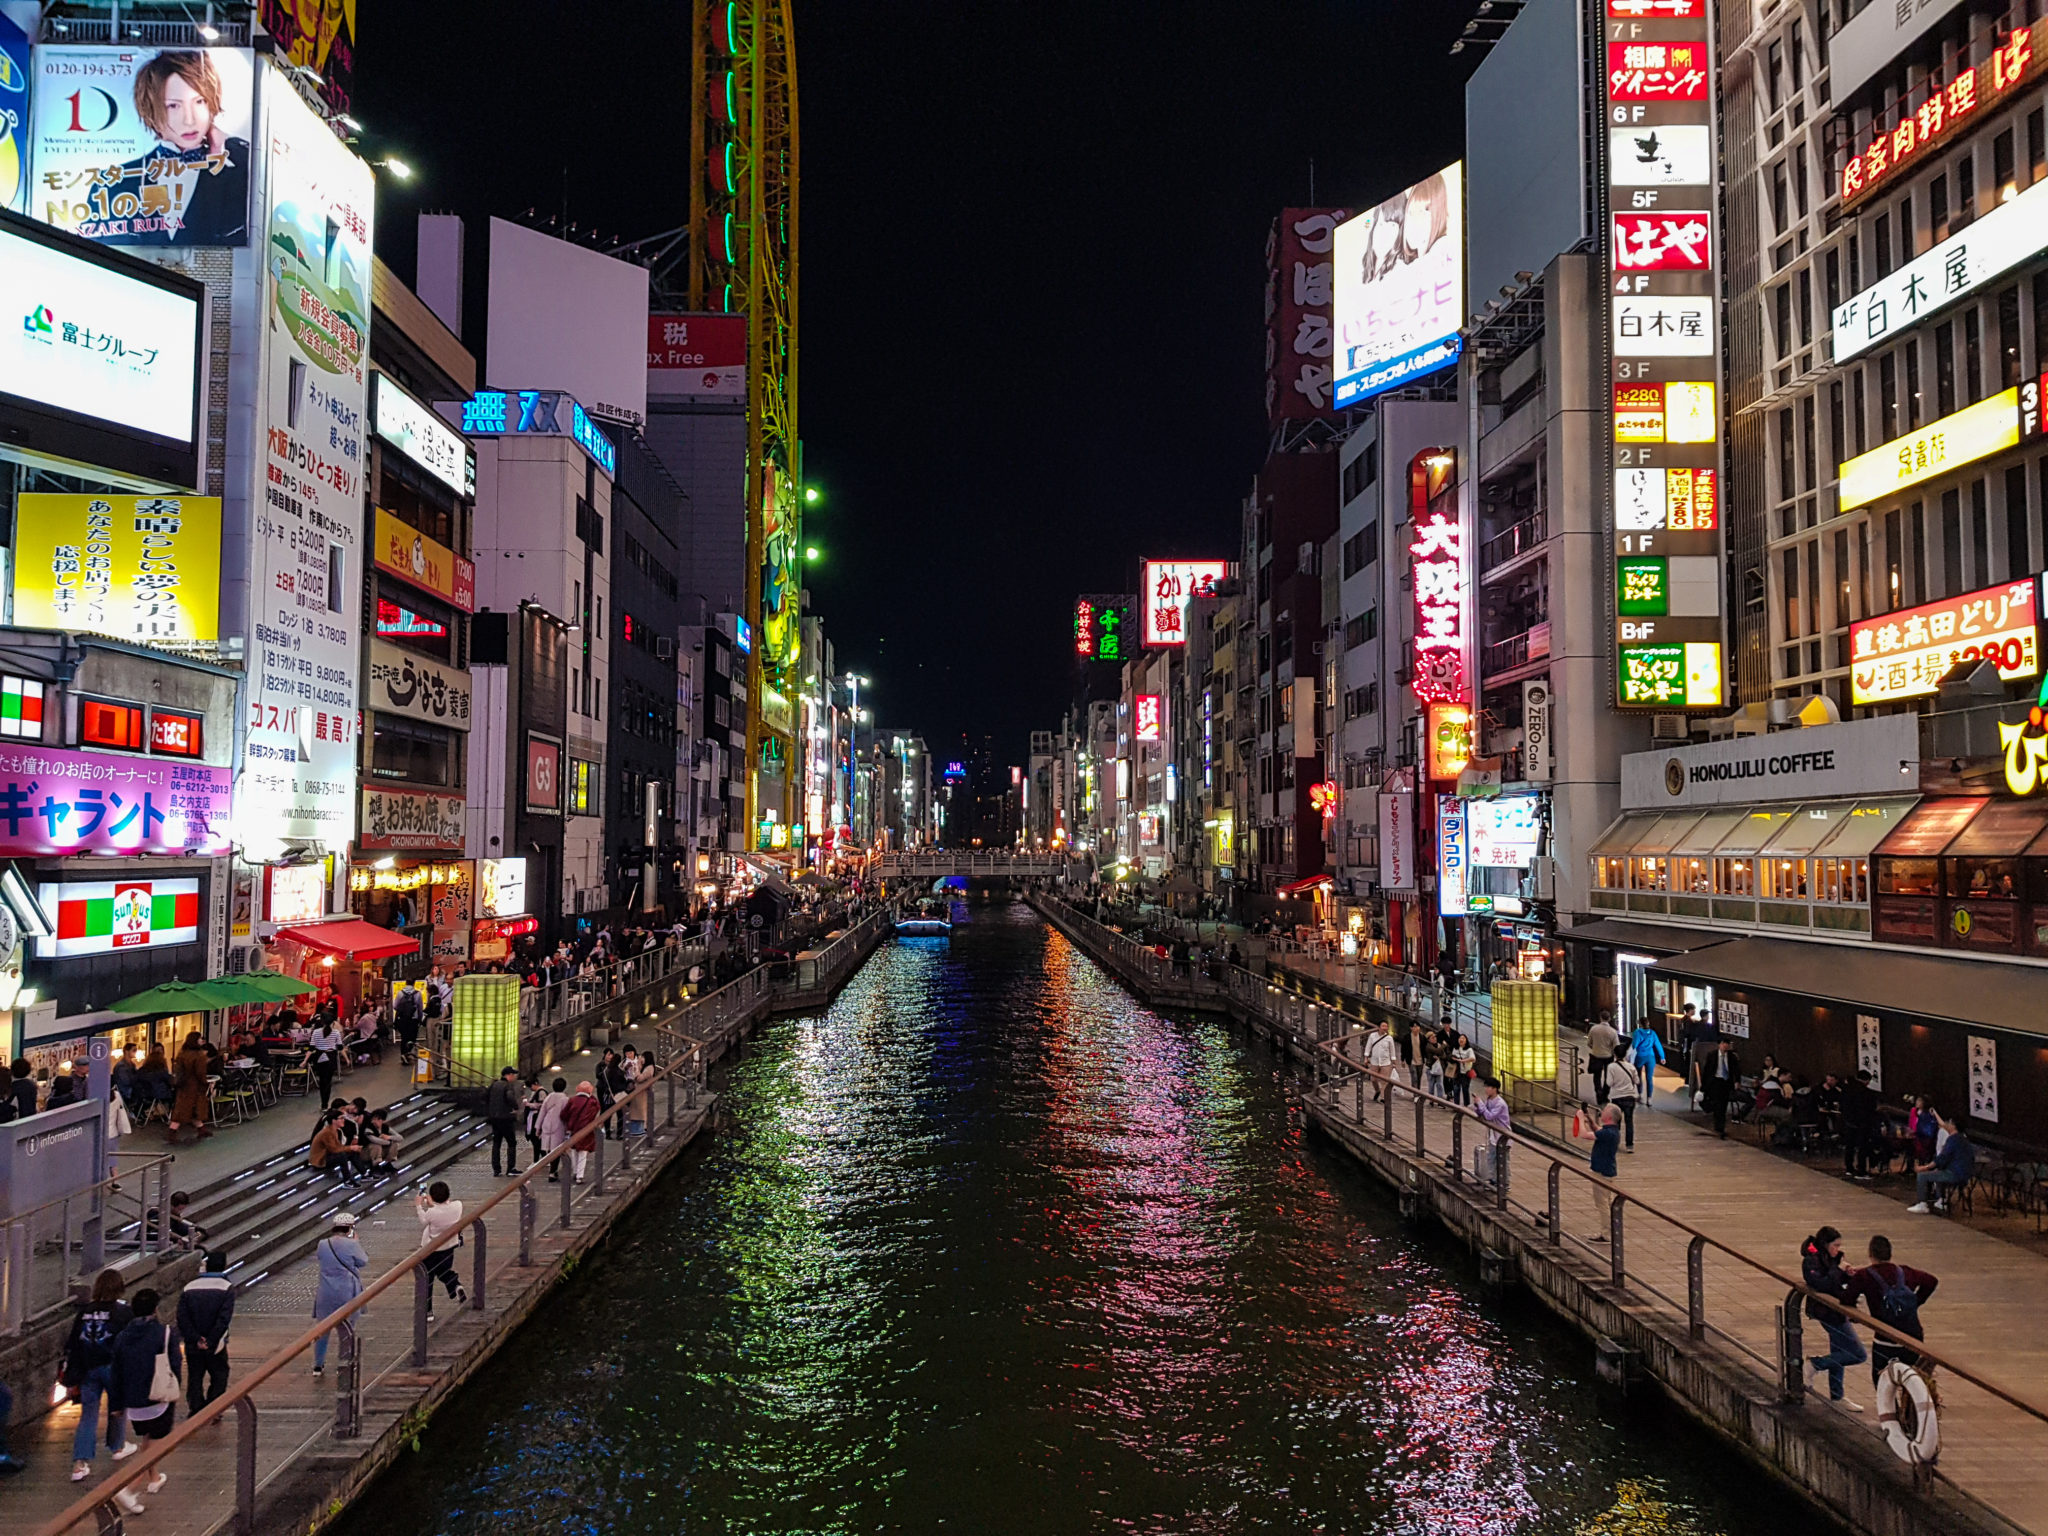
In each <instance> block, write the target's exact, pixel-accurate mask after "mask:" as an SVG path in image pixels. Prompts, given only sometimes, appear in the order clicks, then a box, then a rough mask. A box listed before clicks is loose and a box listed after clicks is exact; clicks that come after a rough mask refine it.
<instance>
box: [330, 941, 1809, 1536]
mask: <svg viewBox="0 0 2048 1536" xmlns="http://www.w3.org/2000/svg"><path fill="white" fill-rule="evenodd" d="M978 915H979V917H980V920H979V921H977V922H976V923H975V924H974V925H972V926H971V927H963V928H961V929H958V930H956V933H955V936H954V938H953V940H952V942H951V944H950V945H947V944H945V943H937V944H917V945H908V944H907V945H902V946H898V947H895V948H892V949H889V950H885V951H883V952H882V953H881V954H880V955H879V956H878V957H877V958H876V959H875V960H874V961H873V962H872V963H871V964H870V965H869V966H868V967H867V968H866V969H865V970H864V971H863V972H862V973H861V975H860V976H859V977H857V978H856V980H855V981H854V982H853V984H852V985H851V986H850V987H849V988H848V990H847V991H846V992H845V993H844V994H842V996H841V997H840V998H839V1000H838V1001H837V1002H836V1003H835V1004H834V1006H833V1007H832V1008H831V1009H830V1010H829V1012H827V1013H826V1014H824V1015H823V1016H821V1017H818V1018H813V1019H803V1020H793V1021H788V1022H785V1023H782V1024H778V1025H775V1026H773V1027H772V1028H770V1029H769V1030H768V1031H766V1032H765V1033H764V1035H763V1036H762V1037H761V1039H760V1040H759V1041H758V1042H757V1043H756V1045H755V1046H753V1047H752V1048H751V1049H750V1050H749V1052H748V1054H747V1055H746V1056H745V1057H744V1058H743V1059H742V1060H741V1061H739V1062H738V1063H737V1064H736V1065H735V1066H734V1067H733V1068H732V1070H731V1072H730V1075H729V1079H728V1081H727V1082H726V1084H725V1087H724V1092H725V1100H724V1103H725V1108H726V1110H727V1112H728V1115H729V1122H728V1124H727V1126H726V1128H725V1129H724V1130H722V1131H721V1133H720V1134H719V1136H718V1137H717V1138H716V1139H715V1141H713V1142H712V1143H711V1144H710V1146H709V1147H708V1149H707V1150H706V1151H705V1153H704V1154H703V1155H702V1156H701V1158H700V1160H699V1161H698V1162H696V1163H695V1164H694V1165H693V1166H691V1167H689V1168H688V1169H686V1170H678V1171H677V1172H676V1173H674V1174H672V1175H671V1176H670V1178H669V1179H668V1180H667V1181H666V1182H665V1184H664V1186H663V1188H661V1189H660V1190H658V1191H656V1192H655V1193H654V1194H653V1195H652V1196H650V1198H649V1199H648V1200H647V1201H646V1202H645V1203H644V1204H643V1205H642V1207H641V1208H640V1209H639V1211H638V1212H637V1213H636V1214H635V1216H634V1217H633V1218H632V1219H631V1222H630V1232H629V1234H628V1235H626V1236H625V1237H623V1238H622V1239H620V1240H618V1241H617V1242H615V1244H614V1246H613V1248H612V1249H611V1251H610V1252H608V1253H607V1254H605V1255H604V1256H602V1257H601V1258H599V1259H598V1260H596V1261H594V1262H593V1263H592V1264H591V1265H590V1266H589V1267H588V1269H587V1270H586V1272H585V1273H583V1274H580V1275H578V1276H577V1277H576V1278H575V1279H574V1280H573V1282H572V1283H571V1284H570V1285H569V1286H568V1287H567V1288H565V1289H564V1290H563V1291H562V1292H561V1293H559V1297H558V1301H557V1302H556V1303H554V1304H552V1305H551V1310H550V1311H549V1312H548V1313H546V1314H544V1316H543V1319H542V1320H541V1321H540V1322H539V1323H537V1324H535V1325H532V1326H530V1327H529V1328H528V1329H527V1330H526V1331H525V1332H524V1333H522V1334H521V1335H520V1336H519V1338H518V1339H517V1341H516V1342H515V1345H514V1347H513V1348H512V1350H510V1351H509V1352H508V1353H507V1354H505V1355H503V1356H501V1357H500V1359H499V1360H498V1361H497V1362H494V1363H493V1365H492V1366H491V1367H490V1368H489V1369H488V1370H487V1372H486V1374H485V1375H484V1376H483V1377H482V1378H481V1379H480V1380H479V1382H478V1383H477V1384H476V1385H474V1386H473V1387H472V1388H471V1389H470V1390H469V1391H467V1392H465V1393H464V1394H463V1395H462V1396H461V1397H460V1398H459V1399H458V1400H457V1401H456V1402H455V1403H453V1404H451V1405H450V1406H448V1407H447V1408H444V1409H443V1410H442V1411H441V1413H440V1414H439V1415H437V1417H436V1418H435V1420H434V1422H433V1424H432V1426H431V1428H430V1429H429V1431H428V1433H427V1436H426V1440H425V1448H424V1450H423V1451H422V1452H421V1453H419V1454H417V1455H413V1456H409V1457H407V1458H406V1459H404V1460H403V1461H402V1462H401V1463H400V1464H399V1466H398V1468H397V1469H395V1470H394V1472H393V1473H392V1474H391V1475H390V1476H388V1477H387V1478H386V1480H385V1481H384V1482H383V1483H381V1484H380V1485H378V1487H376V1488H375V1489H373V1490H372V1491H371V1493H370V1495H369V1497H368V1499H367V1500H366V1501H365V1503H364V1504H363V1506H361V1508H360V1509H359V1511H358V1512H357V1513H356V1514H355V1515H353V1516H352V1517H351V1520H350V1524H349V1529H350V1530H352V1531H360V1532H362V1533H364V1536H368V1533H370V1532H373V1531H374V1532H376V1533H378V1536H398V1533H410V1532H421V1533H425V1532H448V1533H465V1536H467V1533H478V1536H481V1533H486V1532H488V1533H493V1536H504V1533H508V1532H513V1531H519V1532H526V1531H563V1532H592V1533H613V1532H617V1533H621V1536H624V1533H632V1536H646V1533H666V1532H678V1533H680V1532H690V1533H698V1532H702V1533H720V1536H725V1533H732V1536H739V1533H746V1536H772V1533H797V1532H806V1533H808V1532H848V1533H866V1532H912V1533H920V1532H936V1531H941V1530H964V1531H978V1532H1002V1533H1008V1532H1046V1533H1063V1536H1064V1533H1082V1532H1096V1531H1102V1532H1117V1533H1162V1536H1163V1533H1168V1532H1189V1533H1211V1532H1214V1533H1223V1532H1240V1531H1245V1532H1250V1531H1274V1532H1318V1531H1320V1532H1331V1533H1354V1532H1357V1533H1363V1532H1400V1533H1415V1536H1439V1533H1473V1536H1493V1533H1508V1532H1573V1533H1577V1532H1586V1533H1591V1532H1596V1531H1597V1532H1599V1533H1602V1536H1624V1533H1634V1532H1657V1533H1660V1536H1662V1533H1670V1536H1716V1533H1724V1532H1726V1533H1733V1532H1735V1531H1737V1530H1744V1531H1747V1530H1749V1529H1761V1528H1768V1527H1769V1526H1770V1524H1771V1521H1772V1519H1773V1518H1777V1519H1783V1518H1785V1517H1786V1516H1787V1515H1788V1514H1789V1511H1787V1510H1785V1509H1784V1508H1783V1506H1782V1505H1780V1506H1779V1507H1778V1508H1776V1509H1775V1510H1771V1511H1770V1512H1769V1514H1766V1510H1767V1509H1768V1506H1767V1505H1765V1504H1764V1503H1763V1501H1762V1499H1761V1498H1755V1499H1754V1502H1751V1501H1750V1500H1751V1498H1753V1497H1754V1496H1751V1495H1744V1494H1743V1493H1742V1492H1741V1491H1742V1490H1744V1489H1755V1488H1756V1487H1757V1485H1758V1483H1759V1482H1760V1480H1759V1479H1757V1478H1755V1477H1754V1476H1752V1475H1749V1474H1746V1473H1745V1472H1744V1471H1743V1470H1742V1469H1741V1468H1740V1467H1739V1466H1738V1464H1736V1463H1734V1462H1732V1461H1730V1460H1728V1459H1727V1458H1726V1457H1725V1456H1724V1455H1722V1453H1720V1452H1719V1451H1717V1450H1715V1449H1713V1448H1711V1447H1709V1446H1708V1445H1706V1444H1705V1443H1704V1442H1703V1441H1702V1440H1701V1439H1700V1438H1699V1437H1698V1436H1696V1435H1695V1434H1693V1433H1692V1432H1690V1431H1688V1430H1687V1429H1686V1428H1685V1427H1684V1426H1683V1425H1681V1424H1679V1423H1677V1422H1675V1421H1673V1420H1671V1419H1668V1418H1665V1417H1663V1416H1661V1415H1654V1416H1653V1415H1651V1411H1650V1410H1648V1409H1646V1408H1642V1407H1636V1406H1631V1407H1629V1408H1626V1409H1619V1408H1615V1407H1611V1406H1607V1405H1604V1404H1602V1403H1601V1402H1600V1401H1598V1400H1596V1398H1595V1397H1594V1396H1593V1394H1592V1390H1591V1386H1590V1371H1589V1368H1588V1367H1589V1364H1590V1361H1589V1354H1590V1352H1589V1350H1588V1349H1587V1348H1586V1347H1585V1346H1584V1345H1583V1344H1582V1343H1580V1342H1578V1341H1576V1340H1575V1339H1572V1338H1569V1337H1567V1336H1565V1335H1563V1334H1561V1333H1560V1332H1558V1331H1557V1330H1555V1329H1554V1328H1553V1327H1552V1326H1551V1325H1549V1324H1548V1322H1547V1321H1546V1320H1544V1319H1543V1318H1542V1317H1541V1316H1540V1315H1538V1314H1536V1313H1535V1312H1533V1311H1532V1310H1528V1309H1526V1308H1522V1307H1514V1306H1510V1307H1506V1308H1502V1307H1495V1306H1490V1305H1488V1304H1486V1303H1484V1302H1482V1301H1481V1300H1480V1299H1479V1297H1478V1295H1477V1292H1476V1289H1475V1286H1474V1285H1473V1283H1472V1275H1471V1266H1470V1265H1469V1263H1468V1262H1467V1261H1466V1260H1465V1259H1464V1258H1463V1256H1462V1255H1460V1254H1458V1253H1456V1252H1455V1251H1454V1250H1451V1249H1450V1248H1448V1247H1444V1246H1437V1245H1434V1244H1432V1243H1431V1242H1430V1241H1429V1240H1428V1239H1427V1238H1423V1237H1418V1236H1417V1235H1415V1234H1413V1233H1411V1232H1409V1231H1408V1230H1406V1229H1404V1228H1403V1227H1401V1225H1400V1224H1399V1222H1398V1221H1397V1220H1396V1219H1395V1218H1394V1216H1393V1215H1392V1212H1391V1210H1390V1208H1389V1205H1388V1203H1387V1201H1386V1200H1385V1198H1384V1196H1383V1195H1382V1194H1381V1193H1380V1192H1378V1191H1377V1190H1375V1189H1372V1188H1371V1187H1369V1186H1368V1185H1367V1184H1366V1183H1365V1181H1364V1180H1363V1179H1362V1177H1361V1176H1360V1175H1359V1174H1358V1173H1357V1172H1356V1170H1354V1169H1353V1168H1351V1167H1348V1166H1347V1165H1346V1164H1345V1163H1344V1161H1343V1160H1342V1158H1341V1157H1340V1156H1339V1155H1338V1154H1336V1153H1334V1152H1332V1151H1331V1150H1330V1149H1328V1148H1327V1147H1323V1146H1320V1145H1316V1144H1313V1143H1310V1142H1308V1141H1307V1140H1305V1138H1304V1137H1303V1134H1302V1132H1301V1129H1300V1126H1299V1124H1298V1122H1297V1121H1296V1120H1295V1119H1294V1118H1293V1117H1292V1116H1291V1115H1290V1112H1289V1109H1288V1100H1287V1091H1286V1081H1285V1078H1284V1074H1283V1071H1282V1069H1281V1068H1280V1066H1279V1065H1278V1063H1277V1061H1276V1059H1275V1058H1274V1057H1272V1056H1270V1055H1269V1054H1267V1052H1266V1051H1265V1049H1264V1048H1263V1047H1255V1046H1252V1045H1250V1044H1248V1043H1246V1042H1245V1041H1243V1040H1242V1039H1240V1038H1237V1037H1235V1036H1233V1035H1232V1034H1231V1033H1230V1032H1229V1031H1228V1030H1226V1029H1225V1028H1223V1027H1222V1026H1221V1025H1220V1024H1216V1023H1213V1022H1188V1021H1176V1020H1170V1019H1166V1018H1163V1017H1161V1016H1159V1015H1157V1014H1154V1013H1152V1012H1150V1011H1148V1010H1146V1009H1144V1008H1142V1007H1140V1006H1138V1005H1137V1004H1136V1003H1135V1002H1134V1001H1133V1000H1132V999H1131V998H1130V997H1129V996H1128V995H1127V994H1125V993H1124V992H1123V991H1122V990H1121V989H1119V988H1118V987H1116V986H1115V985H1114V984H1113V983H1111V982H1109V981H1108V980H1107V979H1106V978H1105V977H1104V976H1103V975H1102V974H1101V973H1100V972H1098V971H1097V970H1096V969H1095V967H1094V966H1093V965H1091V964H1090V963H1089V962H1088V961H1087V960H1086V959H1085V958H1083V957H1081V956H1080V955H1079V954H1078V953H1077V952H1075V951H1074V950H1073V949H1072V948H1071V947H1069V946H1068V945H1067V944H1066V942H1065V941H1064V940H1062V939H1061V938H1059V937H1058V936H1057V935H1055V934H1052V933H1050V932H1048V931H1047V930H1046V929H1045V928H1044V927H1042V926H1041V925H1040V924H1039V923H1038V922H1037V921H1036V919H1034V918H1032V917H1031V916H1030V915H1029V913H1028V912H1027V911H1026V910H1025V909H1023V908H1021V907H1018V908H1013V909H1010V910H1009V911H1008V912H1001V913H985V912H984V913H981V914H978ZM1646 1474H1647V1476H1646ZM1759 1519H1761V1520H1762V1522H1763V1523H1762V1524H1759V1523H1758V1522H1759Z"/></svg>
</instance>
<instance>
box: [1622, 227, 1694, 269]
mask: <svg viewBox="0 0 2048 1536" xmlns="http://www.w3.org/2000/svg"><path fill="white" fill-rule="evenodd" d="M1707 230H1708V218H1707V215H1706V214H1704V213H1617V214H1616V215H1614V270H1615V271H1617V272H1705V271H1706V270H1707V269H1708V268H1709V267H1710V266H1711V265H1712V264H1713V261H1712V253H1711V251H1710V250H1709V248H1708V235H1707Z"/></svg>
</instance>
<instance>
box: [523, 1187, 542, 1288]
mask: <svg viewBox="0 0 2048 1536" xmlns="http://www.w3.org/2000/svg"><path fill="white" fill-rule="evenodd" d="M539 1220H540V1201H538V1200H536V1199H535V1198H534V1195H533V1185H532V1184H530V1183H528V1184H522V1185H520V1186H519V1264H520V1267H521V1268H522V1269H525V1268H529V1267H531V1266H532V1264H533V1229H534V1226H535V1225H536V1224H537V1223H538V1222H539Z"/></svg>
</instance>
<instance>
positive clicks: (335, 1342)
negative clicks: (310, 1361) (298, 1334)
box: [328, 1318, 363, 1440]
mask: <svg viewBox="0 0 2048 1536" xmlns="http://www.w3.org/2000/svg"><path fill="white" fill-rule="evenodd" d="M328 1343H329V1345H330V1346H331V1347H332V1348H333V1350H334V1438H335V1439H337V1440H353V1439H355V1438H356V1436H358V1435H360V1434H361V1433H362V1432H363V1370H362V1350H361V1347H360V1343H359V1341H358V1339H357V1337H356V1325H355V1322H354V1321H353V1320H352V1319H348V1318H344V1319H343V1320H342V1321H341V1322H340V1323H339V1324H337V1325H336V1326H335V1329H334V1332H333V1333H332V1334H330V1335H329V1337H328Z"/></svg>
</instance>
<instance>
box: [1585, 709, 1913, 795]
mask: <svg viewBox="0 0 2048 1536" xmlns="http://www.w3.org/2000/svg"><path fill="white" fill-rule="evenodd" d="M1919 786H1920V728H1919V721H1918V720H1917V719H1916V717H1914V716H1912V715H1885V716H1881V717H1880V718H1878V719H1875V720H1856V721H1851V722H1848V723H1846V724H1842V725H1815V726H1808V727H1806V728H1804V729H1802V730H1792V731H1773V732H1771V733H1769V734H1768V735H1763V736H1738V737H1735V738H1733V739H1731V740H1728V741H1707V742H1701V743H1699V744H1698V745H1696V746H1689V747H1674V748H1671V749H1669V750H1667V751H1663V752H1637V753H1633V754H1632V755H1630V756H1628V757H1624V758H1623V759H1622V760H1621V806H1622V809H1623V810H1627V811H1645V810H1674V809H1678V808H1681V807H1684V806H1692V805H1700V806H1705V805H1748V804H1752V803H1755V802H1759V801H1764V800H1831V799H1839V798H1845V797H1847V796H1850V795H1901V794H1904V795H1910V794H1914V793H1917V792H1918V790H1919Z"/></svg>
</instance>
